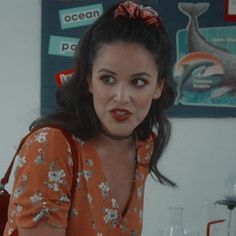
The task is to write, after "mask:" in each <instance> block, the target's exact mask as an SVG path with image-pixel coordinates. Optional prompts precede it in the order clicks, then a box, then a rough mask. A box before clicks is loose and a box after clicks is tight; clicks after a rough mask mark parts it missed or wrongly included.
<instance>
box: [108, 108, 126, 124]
mask: <svg viewBox="0 0 236 236" xmlns="http://www.w3.org/2000/svg"><path fill="white" fill-rule="evenodd" d="M110 112H111V116H112V117H113V119H115V120H116V121H119V122H122V121H125V120H127V119H129V117H130V115H131V112H130V111H128V110H126V109H112V110H111V111H110Z"/></svg>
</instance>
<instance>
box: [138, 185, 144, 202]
mask: <svg viewBox="0 0 236 236" xmlns="http://www.w3.org/2000/svg"><path fill="white" fill-rule="evenodd" d="M143 191H144V188H143V186H141V187H139V188H138V189H137V195H138V198H139V199H141V198H142V196H143Z"/></svg>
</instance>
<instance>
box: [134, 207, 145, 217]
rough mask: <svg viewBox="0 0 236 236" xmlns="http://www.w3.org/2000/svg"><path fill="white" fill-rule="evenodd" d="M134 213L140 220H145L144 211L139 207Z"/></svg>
mask: <svg viewBox="0 0 236 236" xmlns="http://www.w3.org/2000/svg"><path fill="white" fill-rule="evenodd" d="M134 211H135V212H136V213H137V214H138V217H139V218H140V220H142V218H143V210H142V209H140V208H138V207H135V208H134Z"/></svg>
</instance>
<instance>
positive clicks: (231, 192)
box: [225, 172, 236, 201]
mask: <svg viewBox="0 0 236 236" xmlns="http://www.w3.org/2000/svg"><path fill="white" fill-rule="evenodd" d="M225 198H226V199H227V200H230V201H236V172H234V173H231V174H230V175H229V176H228V178H227V180H226V186H225Z"/></svg>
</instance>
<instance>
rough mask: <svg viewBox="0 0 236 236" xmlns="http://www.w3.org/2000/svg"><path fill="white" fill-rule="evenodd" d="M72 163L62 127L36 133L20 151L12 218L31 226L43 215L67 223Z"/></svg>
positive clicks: (60, 224)
mask: <svg viewBox="0 0 236 236" xmlns="http://www.w3.org/2000/svg"><path fill="white" fill-rule="evenodd" d="M72 165H73V161H72V157H71V150H70V146H69V144H68V142H67V140H66V138H65V137H64V135H63V134H62V132H61V131H60V130H58V129H55V128H42V129H39V130H37V131H35V132H34V133H32V134H31V135H30V136H29V137H28V138H27V140H26V142H25V143H24V145H23V147H22V148H21V150H20V152H19V154H18V164H17V167H16V171H15V182H14V185H13V191H12V195H11V201H10V206H9V219H10V220H8V222H10V223H11V222H12V223H14V224H15V226H16V227H23V228H30V227H33V226H34V225H35V224H37V222H39V221H40V220H42V219H43V220H46V221H47V222H48V223H49V224H50V225H52V226H54V227H61V228H65V227H67V218H68V214H69V209H70V203H71V193H70V192H71V185H72V177H73V167H72ZM11 219H12V220H11Z"/></svg>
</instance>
